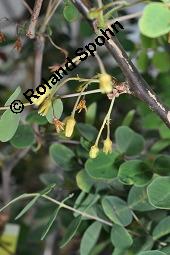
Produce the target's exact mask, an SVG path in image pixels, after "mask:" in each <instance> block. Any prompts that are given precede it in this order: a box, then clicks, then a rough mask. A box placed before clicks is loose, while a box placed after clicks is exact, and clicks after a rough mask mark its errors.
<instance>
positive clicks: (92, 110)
mask: <svg viewBox="0 0 170 255" xmlns="http://www.w3.org/2000/svg"><path fill="white" fill-rule="evenodd" d="M96 111H97V104H96V102H94V103H92V104H90V105H89V106H88V107H87V112H86V115H85V117H86V123H88V124H91V125H93V124H94V122H95V117H96Z"/></svg>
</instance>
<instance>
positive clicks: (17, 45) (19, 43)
mask: <svg viewBox="0 0 170 255" xmlns="http://www.w3.org/2000/svg"><path fill="white" fill-rule="evenodd" d="M14 49H16V50H17V51H18V52H19V51H20V50H21V49H22V43H21V39H20V38H19V37H18V38H17V39H16V42H15V45H14Z"/></svg>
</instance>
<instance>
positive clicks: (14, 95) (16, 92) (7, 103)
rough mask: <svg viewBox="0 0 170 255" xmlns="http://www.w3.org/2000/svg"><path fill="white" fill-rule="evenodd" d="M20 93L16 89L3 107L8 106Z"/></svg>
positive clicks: (18, 88) (18, 89) (19, 89)
mask: <svg viewBox="0 0 170 255" xmlns="http://www.w3.org/2000/svg"><path fill="white" fill-rule="evenodd" d="M20 93H21V88H20V87H17V88H16V90H15V91H14V93H13V94H12V95H11V96H10V97H9V98H8V100H7V101H6V103H5V106H9V105H10V104H11V103H12V102H13V101H14V100H15V99H17V97H18V96H19V94H20Z"/></svg>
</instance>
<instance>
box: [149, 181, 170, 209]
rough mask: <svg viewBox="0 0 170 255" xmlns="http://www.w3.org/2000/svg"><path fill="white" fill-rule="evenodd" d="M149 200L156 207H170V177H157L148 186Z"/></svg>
mask: <svg viewBox="0 0 170 255" xmlns="http://www.w3.org/2000/svg"><path fill="white" fill-rule="evenodd" d="M147 193H148V198H149V202H150V203H151V204H152V205H153V206H155V207H156V208H161V209H170V177H157V178H155V179H154V180H153V181H152V182H151V184H150V185H149V186H148V188H147Z"/></svg>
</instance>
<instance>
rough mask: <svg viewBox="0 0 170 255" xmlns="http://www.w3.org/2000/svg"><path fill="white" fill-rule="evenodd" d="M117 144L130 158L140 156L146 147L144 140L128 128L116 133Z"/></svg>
mask: <svg viewBox="0 0 170 255" xmlns="http://www.w3.org/2000/svg"><path fill="white" fill-rule="evenodd" d="M115 138H116V144H117V146H118V149H119V150H120V152H121V153H125V154H126V155H128V156H132V155H137V154H139V153H140V152H141V151H142V150H143V147H144V139H143V137H142V136H141V135H138V134H137V133H135V132H134V131H133V130H132V129H130V128H129V127H126V126H121V127H119V128H117V129H116V132H115Z"/></svg>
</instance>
